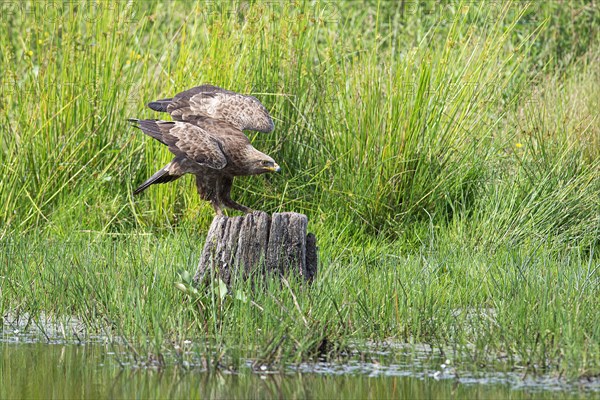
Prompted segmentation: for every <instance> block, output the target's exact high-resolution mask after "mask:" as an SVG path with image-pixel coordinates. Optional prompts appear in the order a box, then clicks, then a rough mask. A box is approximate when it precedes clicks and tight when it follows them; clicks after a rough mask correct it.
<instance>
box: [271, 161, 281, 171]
mask: <svg viewBox="0 0 600 400" xmlns="http://www.w3.org/2000/svg"><path fill="white" fill-rule="evenodd" d="M269 170H271V171H273V172H279V171H280V170H281V167H280V166H279V165H277V163H274V164H273V166H272V167H271V168H269Z"/></svg>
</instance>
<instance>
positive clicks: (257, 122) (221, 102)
mask: <svg viewBox="0 0 600 400" xmlns="http://www.w3.org/2000/svg"><path fill="white" fill-rule="evenodd" d="M148 106H149V107H150V108H151V109H153V110H155V111H162V112H168V113H169V114H171V117H172V118H173V119H174V120H176V121H185V122H193V121H195V120H196V119H198V118H201V117H203V118H212V119H217V120H220V121H225V122H227V123H229V124H230V125H232V126H233V127H234V128H236V129H238V130H253V131H259V132H271V131H272V130H273V128H274V124H273V120H272V119H271V116H270V115H269V112H268V111H267V109H266V108H265V106H263V105H262V104H261V102H260V101H258V99H257V98H256V97H254V96H247V95H243V94H239V93H236V92H232V91H231V90H225V89H222V88H220V87H218V86H212V85H202V86H197V87H195V88H192V89H189V90H186V91H185V92H181V93H179V94H177V95H175V97H173V98H171V99H161V100H157V101H154V102H151V103H149V104H148Z"/></svg>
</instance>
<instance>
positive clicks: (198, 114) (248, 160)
mask: <svg viewBox="0 0 600 400" xmlns="http://www.w3.org/2000/svg"><path fill="white" fill-rule="evenodd" d="M148 107H150V108H151V109H153V110H155V111H160V112H167V113H169V114H171V117H172V118H173V120H174V121H160V120H139V119H130V120H129V121H130V122H132V123H133V124H134V126H135V127H137V128H139V129H141V130H142V132H144V133H145V134H146V135H148V136H151V137H153V138H154V139H156V140H158V141H159V142H161V143H162V144H164V145H166V146H168V147H169V151H171V153H173V154H174V155H175V158H173V160H172V161H171V162H170V163H168V164H167V165H165V166H164V167H163V168H162V169H161V170H160V171H158V172H157V173H155V174H154V175H152V176H151V177H150V179H148V180H147V181H146V182H144V183H142V184H141V185H140V186H139V187H138V188H137V189H135V191H134V192H133V194H139V193H141V192H143V191H144V190H146V188H148V187H149V186H150V185H153V184H155V183H165V182H171V181H174V180H175V179H177V178H179V177H181V176H183V175H184V174H188V173H189V174H194V175H196V187H197V189H198V194H199V195H200V197H201V198H202V199H204V200H207V201H210V203H211V204H212V206H213V208H214V209H215V212H216V213H217V215H221V214H222V213H223V211H222V209H223V207H229V208H233V209H235V210H239V211H243V212H245V213H250V212H252V210H251V209H250V208H248V207H246V206H243V205H241V204H239V203H236V202H235V201H233V200H232V199H231V197H230V192H231V185H232V183H233V178H234V177H236V176H243V175H259V174H263V173H265V172H277V171H279V165H277V163H275V161H274V160H273V159H272V158H271V157H269V156H268V155H266V154H264V153H261V152H260V151H258V150H256V149H255V148H254V147H253V146H252V145H251V144H250V140H248V138H247V137H246V135H244V133H243V132H242V130H253V131H259V132H271V131H272V130H273V127H274V126H273V120H272V119H271V117H270V116H269V113H268V111H267V109H266V108H265V107H264V106H263V105H262V104H261V103H260V102H259V101H258V100H257V99H256V98H255V97H253V96H247V95H242V94H239V93H235V92H232V91H230V90H225V89H222V88H220V87H217V86H212V85H202V86H198V87H195V88H192V89H189V90H186V91H185V92H181V93H179V94H177V95H175V97H173V98H171V99H162V100H157V101H153V102H151V103H149V104H148Z"/></svg>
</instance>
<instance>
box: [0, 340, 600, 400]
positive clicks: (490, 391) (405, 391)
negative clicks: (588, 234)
mask: <svg viewBox="0 0 600 400" xmlns="http://www.w3.org/2000/svg"><path fill="white" fill-rule="evenodd" d="M295 369H296V371H292V370H290V371H289V372H287V373H268V372H261V373H255V372H251V370H250V368H248V370H247V371H246V372H242V373H235V374H234V373H206V372H202V371H200V370H196V369H194V368H192V369H189V370H185V369H183V368H177V367H167V368H165V369H163V370H161V371H158V370H156V369H153V368H135V367H131V366H130V367H125V368H121V367H120V365H119V364H118V363H117V362H116V360H115V358H114V356H113V353H111V351H110V348H109V347H106V346H103V345H99V344H87V345H76V344H46V343H39V342H38V343H15V342H14V341H13V342H10V343H9V342H2V343H0V398H2V399H13V398H27V399H41V398H44V399H46V398H81V399H91V398H93V399H97V398H144V399H147V398H148V399H149V398H170V399H177V398H211V399H221V398H222V399H229V398H244V399H247V398H261V399H262V398H267V399H269V398H275V399H278V398H284V399H336V398H343V399H353V398H355V399H382V398H394V399H401V398H408V399H435V398H441V399H448V398H478V399H486V398H489V399H500V398H502V399H508V398H511V399H534V398H535V399H538V398H550V399H565V398H573V399H575V398H586V397H589V398H593V397H598V396H600V392H597V391H595V390H594V389H593V388H592V389H590V388H578V387H573V386H571V387H563V386H560V385H557V384H556V383H554V384H553V383H551V382H546V383H549V384H548V385H546V384H544V382H543V381H531V382H529V383H527V381H523V380H521V382H520V383H516V382H515V381H511V379H510V378H508V379H505V378H502V377H500V376H487V377H486V378H461V379H460V380H457V379H456V378H453V377H447V378H444V377H442V378H441V379H440V378H439V377H433V376H430V374H428V373H413V372H411V371H410V370H400V369H397V368H392V367H381V366H379V367H377V366H375V365H370V366H369V365H366V364H365V365H359V364H355V365H354V366H352V365H346V366H344V365H338V366H337V367H336V366H333V365H328V364H326V363H319V364H312V365H311V364H306V365H301V366H299V367H296V368H295Z"/></svg>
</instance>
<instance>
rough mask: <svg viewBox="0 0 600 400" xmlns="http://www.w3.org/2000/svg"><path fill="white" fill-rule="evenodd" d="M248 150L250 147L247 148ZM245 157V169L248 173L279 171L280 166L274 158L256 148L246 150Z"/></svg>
mask: <svg viewBox="0 0 600 400" xmlns="http://www.w3.org/2000/svg"><path fill="white" fill-rule="evenodd" d="M249 150H250V149H249ZM248 153H250V154H248V156H247V157H246V160H245V161H246V162H245V164H246V169H247V171H248V172H249V174H248V175H259V174H264V173H267V172H279V171H280V170H281V167H279V165H277V163H276V162H275V160H273V159H272V158H271V157H269V156H268V155H266V154H265V153H262V152H260V151H258V150H256V149H255V148H254V147H252V149H251V150H250V151H249V152H248Z"/></svg>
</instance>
